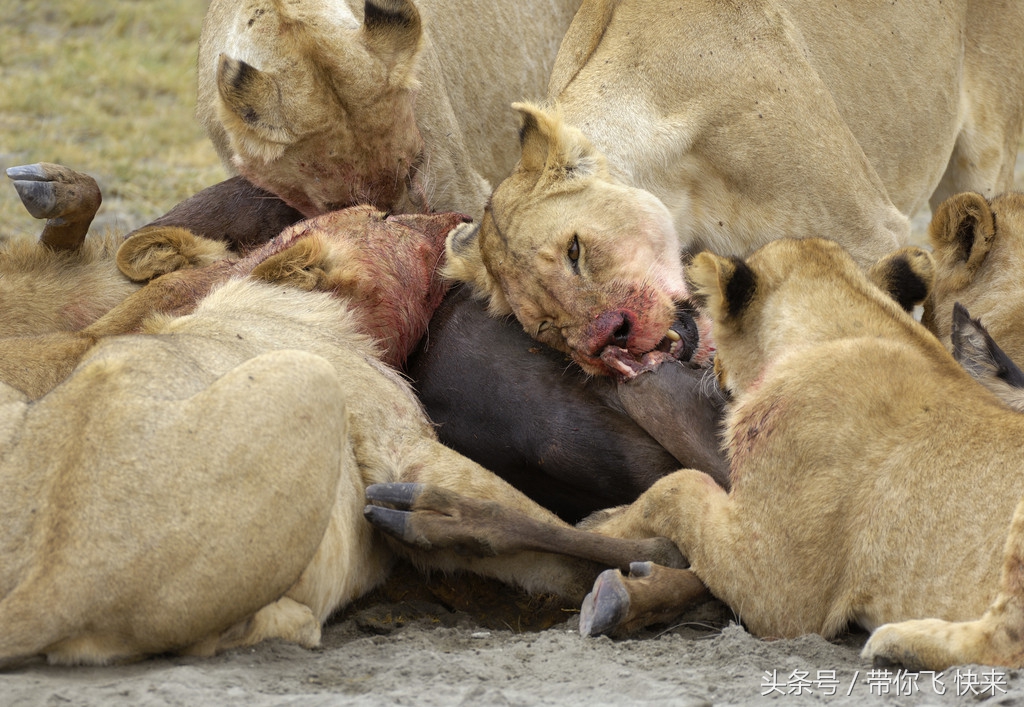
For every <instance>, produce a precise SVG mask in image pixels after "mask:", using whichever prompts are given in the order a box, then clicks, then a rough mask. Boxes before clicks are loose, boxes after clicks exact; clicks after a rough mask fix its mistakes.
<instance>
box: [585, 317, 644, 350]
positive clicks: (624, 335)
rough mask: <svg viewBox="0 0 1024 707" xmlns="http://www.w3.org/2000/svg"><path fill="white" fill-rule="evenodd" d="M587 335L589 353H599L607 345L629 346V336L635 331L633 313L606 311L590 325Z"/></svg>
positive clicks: (622, 347)
mask: <svg viewBox="0 0 1024 707" xmlns="http://www.w3.org/2000/svg"><path fill="white" fill-rule="evenodd" d="M589 329H590V335H589V336H588V337H587V338H588V341H589V342H590V345H589V346H588V349H589V351H588V353H590V354H591V355H598V354H599V353H600V352H601V351H603V350H604V348H605V347H606V346H618V347H619V348H621V349H625V348H628V346H629V336H630V334H631V333H632V332H633V315H632V314H631V313H630V312H627V311H625V310H621V309H620V310H618V311H611V312H604V313H603V314H601V315H600V316H598V317H597V319H595V320H594V323H593V324H592V325H591V326H590V327H589Z"/></svg>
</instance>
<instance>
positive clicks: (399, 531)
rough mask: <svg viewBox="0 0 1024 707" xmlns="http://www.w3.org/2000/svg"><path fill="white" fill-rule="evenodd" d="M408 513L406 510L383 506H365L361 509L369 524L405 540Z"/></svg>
mask: <svg viewBox="0 0 1024 707" xmlns="http://www.w3.org/2000/svg"><path fill="white" fill-rule="evenodd" d="M409 515H410V514H409V512H408V511H396V510H393V509H391V508H384V507H383V506H366V507H365V508H364V509H363V517H365V518H366V520H368V521H369V522H370V525H372V526H373V527H374V528H377V529H378V530H381V531H383V532H385V533H387V534H388V535H392V536H394V537H396V538H398V539H399V540H405V533H406V530H407V529H408V527H409Z"/></svg>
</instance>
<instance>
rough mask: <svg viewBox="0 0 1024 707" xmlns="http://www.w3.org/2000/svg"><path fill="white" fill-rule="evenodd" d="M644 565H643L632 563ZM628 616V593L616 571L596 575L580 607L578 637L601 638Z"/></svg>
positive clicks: (620, 574) (620, 575) (619, 573)
mask: <svg viewBox="0 0 1024 707" xmlns="http://www.w3.org/2000/svg"><path fill="white" fill-rule="evenodd" d="M634 564H644V563H634ZM628 614H629V592H628V591H626V585H625V583H624V582H623V579H622V573H621V572H619V571H618V570H605V571H604V572H602V573H601V574H600V575H598V577H597V580H596V581H595V582H594V588H593V589H592V590H590V594H588V595H587V596H586V597H584V599H583V606H582V607H580V635H581V636H603V635H605V634H608V633H611V632H612V631H614V630H615V629H616V628H617V627H618V626H619V624H621V623H622V622H623V621H624V620H625V619H626V616H627V615H628Z"/></svg>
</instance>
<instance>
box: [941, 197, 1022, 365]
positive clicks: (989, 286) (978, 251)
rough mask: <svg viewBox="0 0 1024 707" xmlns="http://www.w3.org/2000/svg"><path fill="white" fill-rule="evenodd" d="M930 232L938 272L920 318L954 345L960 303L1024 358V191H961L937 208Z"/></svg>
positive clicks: (1005, 347) (1013, 355) (1010, 351)
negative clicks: (990, 193)
mask: <svg viewBox="0 0 1024 707" xmlns="http://www.w3.org/2000/svg"><path fill="white" fill-rule="evenodd" d="M928 237H929V240H930V241H931V245H932V251H933V253H934V254H935V264H936V276H935V287H934V289H933V291H932V294H931V296H930V297H929V298H928V299H927V300H926V301H925V305H924V312H923V314H922V316H921V321H922V322H923V323H924V324H925V325H926V326H927V327H928V328H929V329H931V330H932V331H933V332H934V333H935V335H936V336H938V337H939V338H940V339H941V340H942V341H943V343H945V344H946V346H947V347H952V341H951V333H952V328H953V324H954V322H953V320H954V317H953V309H954V306H955V305H956V303H960V304H961V305H962V306H963V307H965V308H966V309H967V310H968V311H969V312H970V314H971V315H972V316H974V317H977V318H978V319H980V320H981V322H983V323H984V325H985V329H987V331H988V333H989V334H990V335H991V337H992V338H993V339H995V341H997V342H998V343H999V346H1000V347H1001V348H1002V349H1003V350H1004V351H1005V352H1006V354H1007V355H1008V356H1009V357H1010V358H1011V359H1013V360H1015V361H1024V329H1022V326H1021V324H1022V323H1024V289H1022V288H1021V286H1020V273H1021V268H1022V267H1024V194H1021V193H1019V192H1008V193H1005V194H1000V195H999V196H996V197H994V198H986V197H985V196H983V195H982V194H978V193H972V192H966V193H962V194H956V195H954V196H952V197H950V198H949V199H947V200H945V201H944V202H943V203H942V204H941V205H940V206H939V207H938V209H937V210H936V212H935V215H934V216H933V217H932V221H931V223H930V224H929V226H928Z"/></svg>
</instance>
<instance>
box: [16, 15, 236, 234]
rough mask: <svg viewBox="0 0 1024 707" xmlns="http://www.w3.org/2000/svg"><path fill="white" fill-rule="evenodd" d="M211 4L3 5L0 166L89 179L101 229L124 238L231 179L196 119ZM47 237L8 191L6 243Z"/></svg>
mask: <svg viewBox="0 0 1024 707" xmlns="http://www.w3.org/2000/svg"><path fill="white" fill-rule="evenodd" d="M206 6H207V0H178V1H177V2H157V0H103V2H97V0H56V1H53V0H51V1H49V2H45V1H40V0H0V47H2V48H3V51H2V52H0V86H2V87H3V88H2V90H0V167H3V168H7V167H10V166H13V165H19V164H28V163H31V162H43V161H45V162H60V163H62V164H66V165H68V166H69V167H73V168H75V169H79V170H81V171H84V172H88V173H89V174H91V175H93V176H94V177H96V179H97V181H99V183H100V187H101V189H102V190H103V196H104V203H103V206H102V207H101V209H100V214H99V217H98V223H100V224H105V225H108V226H114V227H115V228H118V229H121V230H125V231H127V230H130V229H132V228H135V227H137V226H140V225H142V224H144V223H146V222H148V221H149V220H151V219H153V218H154V217H156V216H159V215H160V214H162V213H164V212H165V211H166V210H167V209H168V208H170V207H171V206H173V205H174V204H175V203H177V202H178V201H180V200H181V199H183V198H184V197H186V196H189V195H190V194H193V193H195V192H196V191H198V190H199V189H202V188H203V187H205V186H208V185H210V184H213V183H215V182H218V181H220V180H221V179H224V178H225V176H226V172H225V171H224V169H223V167H222V166H221V164H220V161H219V159H218V158H217V155H216V153H215V152H214V150H213V147H212V146H211V145H210V143H209V141H208V140H207V139H206V136H205V134H204V133H203V131H202V129H201V128H200V127H199V125H198V123H197V122H196V120H195V118H194V116H193V111H194V108H195V57H196V47H197V42H198V40H199V29H200V26H201V24H202V18H203V14H204V13H205V11H206ZM0 181H6V177H4V178H2V179H0ZM39 230H40V223H39V222H38V221H36V220H34V219H33V218H32V217H30V216H29V215H28V214H27V213H26V212H25V209H24V207H22V205H21V202H20V201H19V200H18V197H17V195H16V194H15V192H14V189H13V187H11V186H10V185H9V184H0V237H6V236H10V235H12V234H16V233H26V232H27V233H31V234H37V233H38V232H39Z"/></svg>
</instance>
